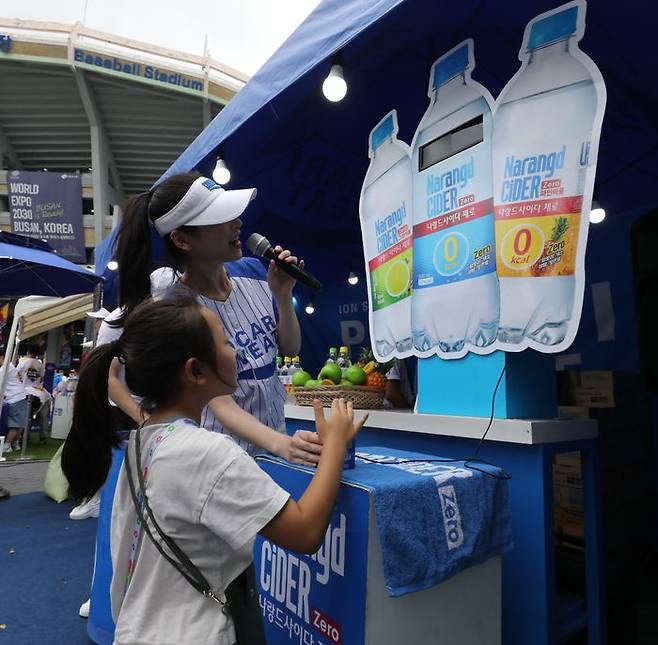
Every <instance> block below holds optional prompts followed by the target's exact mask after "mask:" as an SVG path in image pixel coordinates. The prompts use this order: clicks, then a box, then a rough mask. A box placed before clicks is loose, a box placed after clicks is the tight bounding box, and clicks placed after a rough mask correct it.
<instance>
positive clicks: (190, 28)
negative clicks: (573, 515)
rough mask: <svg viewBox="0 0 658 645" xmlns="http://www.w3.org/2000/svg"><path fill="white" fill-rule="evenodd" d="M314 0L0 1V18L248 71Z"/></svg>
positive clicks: (260, 61) (271, 49)
mask: <svg viewBox="0 0 658 645" xmlns="http://www.w3.org/2000/svg"><path fill="white" fill-rule="evenodd" d="M318 3H319V0H215V1H212V0H177V1H175V0H164V1H163V0H86V1H85V0H23V1H22V2H11V3H10V2H8V1H7V0H2V1H0V16H2V17H3V18H22V19H25V20H54V21H56V22H64V23H73V22H76V21H77V20H80V21H82V19H83V15H84V13H85V4H86V5H87V11H86V19H85V21H84V22H85V24H86V25H87V26H88V27H91V28H93V29H99V30H102V31H107V32H110V33H112V34H115V35H118V36H126V37H127V38H134V39H136V40H141V41H144V42H148V43H152V44H155V45H162V46H166V47H171V48H173V49H179V50H181V51H184V52H187V53H191V54H203V41H204V36H205V35H206V34H208V46H209V48H210V53H211V55H212V57H213V58H214V59H215V60H218V61H219V62H221V63H225V64H227V65H231V66H232V67H235V68H236V69H238V70H240V71H243V72H245V73H247V74H250V75H251V74H253V73H254V72H255V71H256V70H257V69H258V68H259V67H260V66H261V65H262V64H263V63H264V62H265V61H266V60H267V59H268V58H269V57H270V55H271V54H273V53H274V51H275V50H276V49H277V48H278V47H279V45H280V44H281V43H282V42H283V41H284V40H285V39H286V38H287V37H288V36H289V35H290V34H291V33H292V32H293V31H294V30H295V28H296V27H297V26H298V25H299V24H300V23H301V22H302V21H303V20H304V18H306V16H307V15H308V14H309V13H310V12H311V11H312V10H313V9H314V7H315V6H316V5H317V4H318Z"/></svg>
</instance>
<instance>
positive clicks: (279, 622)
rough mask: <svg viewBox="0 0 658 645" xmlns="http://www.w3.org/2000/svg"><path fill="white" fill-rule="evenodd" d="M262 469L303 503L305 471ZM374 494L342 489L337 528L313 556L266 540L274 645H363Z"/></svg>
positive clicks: (260, 554)
mask: <svg viewBox="0 0 658 645" xmlns="http://www.w3.org/2000/svg"><path fill="white" fill-rule="evenodd" d="M259 464H260V466H261V468H262V469H263V470H264V471H265V472H266V473H267V474H268V475H270V476H271V477H272V478H273V479H274V480H275V481H276V482H277V483H278V484H279V485H280V486H281V487H282V488H284V489H285V490H287V491H289V492H290V494H291V495H292V497H293V498H294V499H299V497H301V495H302V493H303V492H304V490H306V487H307V486H308V484H309V482H310V480H311V474H310V473H308V472H306V471H304V470H301V469H300V468H297V467H293V466H289V465H285V464H282V463H276V462H274V461H270V460H269V459H260V460H259ZM368 503H369V500H368V492H367V491H365V490H362V489H360V488H356V487H352V486H345V485H341V487H340V490H339V493H338V498H337V500H336V505H335V507H334V511H333V513H332V516H331V522H330V524H329V528H328V529H327V533H326V536H325V539H324V542H323V544H322V546H321V547H320V549H319V550H318V551H317V552H316V553H314V554H313V555H301V554H299V553H292V552H291V551H287V550H286V549H282V548H281V547H278V546H277V545H276V544H273V543H271V542H270V541H268V540H265V539H263V538H261V537H258V538H257V539H256V544H255V546H254V566H255V567H256V578H257V580H258V593H259V602H260V606H261V610H262V612H263V624H264V625H265V636H266V638H267V642H268V645H282V644H283V643H295V644H297V645H339V644H343V645H357V644H358V643H363V642H364V638H365V614H366V608H365V604H366V569H367V566H368Z"/></svg>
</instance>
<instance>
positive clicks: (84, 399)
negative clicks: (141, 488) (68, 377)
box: [62, 340, 121, 501]
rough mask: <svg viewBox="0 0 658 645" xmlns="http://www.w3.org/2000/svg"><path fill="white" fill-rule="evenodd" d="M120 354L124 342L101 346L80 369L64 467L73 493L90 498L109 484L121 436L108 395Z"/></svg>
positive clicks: (63, 458)
mask: <svg viewBox="0 0 658 645" xmlns="http://www.w3.org/2000/svg"><path fill="white" fill-rule="evenodd" d="M119 356H120V341H119V340H115V341H113V342H111V343H108V344H107V345H101V346H100V347H97V348H96V349H95V350H94V351H93V352H92V353H91V354H90V355H89V358H88V359H87V361H86V363H85V365H84V367H83V368H82V370H81V372H80V378H79V380H78V386H77V388H76V392H75V402H74V406H73V423H72V426H71V431H70V432H69V434H68V437H67V438H66V442H65V443H64V449H63V450H62V470H63V471H64V474H65V475H66V478H67V479H68V482H69V494H70V495H71V496H72V497H73V498H74V499H75V500H77V501H82V500H84V499H89V498H90V497H92V496H93V495H94V494H95V493H96V492H97V491H98V490H99V489H100V488H101V486H102V485H103V484H104V483H105V480H106V478H107V475H108V473H109V472H110V466H111V464H112V448H113V447H116V446H118V445H120V443H121V437H120V435H119V433H118V432H117V430H116V428H115V427H114V424H113V422H112V415H111V410H110V404H109V401H108V398H107V384H108V374H109V371H110V365H111V363H112V360H113V359H114V358H117V357H119Z"/></svg>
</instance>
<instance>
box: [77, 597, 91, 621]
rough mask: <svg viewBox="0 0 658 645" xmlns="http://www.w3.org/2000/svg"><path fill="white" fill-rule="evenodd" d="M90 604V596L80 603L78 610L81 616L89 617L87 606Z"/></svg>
mask: <svg viewBox="0 0 658 645" xmlns="http://www.w3.org/2000/svg"><path fill="white" fill-rule="evenodd" d="M90 605H91V598H90V599H89V600H87V602H83V603H82V604H81V605H80V611H79V612H78V613H79V614H80V617H81V618H89V606H90Z"/></svg>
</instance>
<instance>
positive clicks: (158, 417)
mask: <svg viewBox="0 0 658 645" xmlns="http://www.w3.org/2000/svg"><path fill="white" fill-rule="evenodd" d="M114 358H117V359H118V360H119V361H120V362H121V363H123V364H124V366H125V372H126V382H127V385H128V387H129V388H130V390H131V391H132V392H134V393H135V394H138V395H139V396H141V397H143V406H144V407H145V409H147V410H148V412H149V413H150V417H149V420H148V422H147V424H146V425H144V426H143V427H141V428H139V429H137V430H135V431H133V433H132V435H131V439H130V443H129V446H128V448H127V453H126V459H127V461H129V463H130V464H131V473H132V479H131V480H129V476H128V474H127V471H126V466H125V464H124V467H123V468H122V471H121V474H120V476H119V482H118V485H117V490H116V495H115V499H114V507H113V513H112V529H111V531H112V540H111V551H112V564H113V572H114V573H113V578H112V610H113V615H114V618H115V620H116V624H117V625H116V632H115V643H116V644H117V645H127V644H131V645H139V644H142V643H144V644H145V643H149V644H151V643H163V644H164V643H171V644H173V643H176V645H185V644H186V643H188V644H192V643H194V644H195V645H205V644H208V645H210V644H211V643H212V644H213V645H216V644H221V645H233V644H234V643H236V636H235V633H234V625H233V621H232V618H231V616H230V610H229V611H228V612H224V611H222V610H220V607H219V606H218V604H217V602H216V601H215V600H213V599H211V598H209V597H207V596H204V595H203V594H202V593H200V592H199V590H198V588H195V587H194V586H193V585H192V584H190V582H189V581H188V580H186V579H185V577H184V575H183V574H182V573H181V571H180V570H178V569H177V568H176V567H175V566H174V565H173V564H172V563H171V562H168V561H167V559H166V558H165V557H164V556H163V554H162V553H161V552H160V551H159V549H158V548H157V547H156V545H155V544H154V542H153V540H152V539H151V537H149V535H148V533H149V531H150V532H151V533H153V534H154V535H155V537H156V539H157V540H159V543H160V544H162V542H161V541H160V538H158V537H157V533H156V530H157V528H156V525H155V524H154V522H153V521H152V519H148V518H149V517H150V516H149V515H148V514H147V511H148V510H149V507H150V509H151V511H152V512H153V517H154V518H155V521H156V522H157V524H158V525H159V526H160V529H161V530H162V532H163V533H164V534H165V535H166V536H168V537H172V536H175V541H176V545H177V547H178V548H180V550H181V551H182V552H183V553H184V554H185V555H186V556H187V557H188V558H189V559H190V560H191V561H192V563H193V564H194V565H195V566H196V567H198V570H199V571H200V572H201V573H202V574H203V576H204V577H205V580H207V581H208V582H209V583H210V585H211V589H212V595H213V596H215V597H216V599H217V600H218V601H219V602H220V603H221V602H223V601H224V593H225V592H226V589H227V586H228V585H229V584H230V583H231V582H232V581H233V580H235V579H236V577H238V576H239V575H240V574H241V572H243V571H244V570H245V569H246V568H247V567H248V566H249V564H250V563H251V559H252V547H253V542H254V539H255V536H256V534H257V533H260V534H261V535H263V536H264V537H266V538H267V539H268V540H271V541H273V542H275V543H276V544H279V545H280V546H282V547H284V548H287V549H291V550H293V551H298V552H304V553H313V552H314V551H315V550H317V549H318V548H319V546H320V544H321V541H322V539H323V537H324V534H325V531H326V529H327V525H328V522H329V518H330V515H331V510H332V507H333V504H334V501H335V497H336V493H337V491H338V484H339V480H340V474H341V469H342V464H343V459H344V455H345V447H346V445H347V444H348V443H349V442H350V441H351V440H352V439H353V438H354V436H355V434H356V432H357V431H358V430H359V429H360V427H361V426H362V425H363V423H364V422H365V418H363V419H361V420H360V421H359V422H357V423H354V418H353V416H354V415H353V411H352V407H351V405H350V404H346V403H345V402H344V401H343V400H337V401H334V403H333V406H332V409H331V414H330V416H329V418H328V419H325V418H324V414H323V411H322V407H321V405H320V403H319V402H316V404H315V415H316V429H317V432H318V434H319V435H320V437H321V439H322V441H323V445H324V447H323V451H322V456H321V458H320V463H319V465H318V468H317V471H316V473H315V475H314V477H313V479H312V480H311V483H310V484H309V486H308V488H307V489H306V491H305V493H304V494H303V495H302V497H301V498H300V499H299V501H298V502H295V501H294V500H292V499H291V498H290V496H289V494H288V493H287V492H286V491H284V490H283V489H281V488H280V487H279V486H278V485H277V484H275V483H274V481H272V479H270V477H269V476H268V475H266V474H265V473H264V472H263V471H262V470H261V469H260V468H259V467H258V465H257V464H256V462H254V460H253V459H252V458H251V457H249V456H248V455H247V453H246V452H245V451H244V450H242V449H241V448H240V447H239V446H238V445H237V444H236V443H235V442H233V441H232V440H231V439H230V438H229V437H227V436H226V435H222V434H219V433H212V432H205V431H203V430H202V429H200V422H201V414H202V410H203V409H204V407H205V406H206V404H207V403H208V401H210V400H211V399H212V398H214V397H216V396H221V395H228V394H231V393H232V392H233V391H234V389H235V387H236V385H237V369H236V353H235V350H234V349H233V348H232V347H231V346H230V345H229V344H228V342H227V338H226V334H225V332H224V330H223V328H222V327H221V325H220V324H219V321H218V319H217V317H216V316H214V315H213V314H212V313H211V312H210V311H208V310H207V309H205V308H203V307H201V306H199V304H198V303H197V302H196V300H194V299H190V298H187V299H181V298H177V299H165V300H160V301H158V302H147V303H145V304H142V305H140V306H138V307H137V308H136V309H135V311H134V312H133V313H132V314H131V315H130V316H129V317H128V318H127V320H126V322H125V326H124V330H123V334H122V336H121V338H120V339H118V340H115V341H113V342H111V343H109V344H106V345H103V346H101V347H98V348H97V349H96V350H94V351H93V352H92V354H91V355H90V356H89V359H88V360H87V362H86V364H85V366H84V368H83V370H82V372H81V374H80V380H79V383H78V390H77V396H76V399H75V407H74V414H73V424H72V428H71V431H70V434H69V437H68V439H67V442H66V444H65V448H64V452H63V455H62V467H63V469H64V473H65V474H66V476H67V477H68V480H69V486H70V491H71V493H72V494H73V495H74V496H75V497H90V496H92V495H93V494H94V493H95V492H96V490H97V489H98V488H99V487H100V486H101V485H102V484H103V482H104V480H105V478H106V476H107V472H108V469H109V466H110V460H111V451H112V447H113V446H116V445H118V443H119V441H120V437H119V435H118V433H117V432H116V430H115V429H114V428H113V426H112V423H111V422H110V416H109V403H108V399H107V381H108V370H109V366H110V363H111V361H112V360H113V359H114ZM138 446H141V450H140V452H141V463H138V461H137V455H136V450H137V447H138ZM138 469H139V471H141V472H142V473H143V479H144V481H143V486H144V488H143V490H144V491H145V493H146V499H147V500H148V505H145V503H144V499H143V498H142V497H141V493H140V483H139V478H138V476H137V472H138ZM131 482H132V485H133V486H134V488H135V490H136V491H137V492H136V493H135V496H136V497H138V501H137V505H138V508H139V509H141V512H142V513H143V514H144V516H145V517H146V518H147V519H146V521H145V524H142V523H140V522H139V521H138V520H137V510H136V507H135V503H134V501H133V493H132V492H131ZM144 509H146V511H145V510H144ZM162 548H163V549H164V550H165V553H166V554H167V555H168V556H170V557H171V555H172V551H171V550H169V548H168V547H166V546H164V547H162ZM240 645H251V643H246V642H242V643H240Z"/></svg>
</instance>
